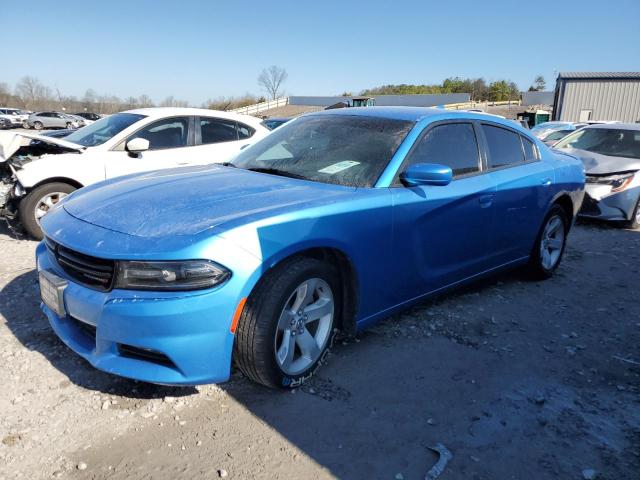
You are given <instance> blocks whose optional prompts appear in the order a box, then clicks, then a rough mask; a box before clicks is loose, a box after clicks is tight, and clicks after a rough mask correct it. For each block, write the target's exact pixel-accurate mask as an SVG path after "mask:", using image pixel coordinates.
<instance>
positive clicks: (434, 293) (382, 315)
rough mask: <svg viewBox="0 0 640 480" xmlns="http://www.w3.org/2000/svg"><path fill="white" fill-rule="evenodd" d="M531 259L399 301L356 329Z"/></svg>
mask: <svg viewBox="0 0 640 480" xmlns="http://www.w3.org/2000/svg"><path fill="white" fill-rule="evenodd" d="M528 261H529V256H528V255H527V256H526V257H520V258H517V259H516V260H512V261H510V262H507V263H504V264H502V265H499V266H497V267H493V268H490V269H488V270H485V271H483V272H480V273H476V274H475V275H471V276H470V277H467V278H464V279H462V280H458V281H457V282H454V283H450V284H449V285H445V286H444V287H440V288H436V289H435V290H432V291H430V292H427V293H423V294H422V295H418V296H417V297H414V298H411V299H409V300H407V301H405V302H401V303H398V304H397V305H394V306H392V307H389V308H387V309H385V310H382V311H381V312H378V313H375V314H373V315H370V316H368V317H366V318H363V319H361V320H358V322H357V324H356V331H361V330H363V329H365V328H367V327H368V326H370V325H372V324H374V323H376V322H377V321H379V320H382V319H383V318H386V317H389V316H391V315H393V314H394V313H396V312H399V311H401V310H404V309H406V308H408V307H410V306H412V305H415V304H416V303H419V302H421V301H424V300H426V299H428V298H430V297H435V296H437V295H440V294H442V293H444V292H446V291H448V290H453V289H455V288H457V287H460V286H462V285H465V284H467V283H472V282H474V281H475V280H478V279H480V278H482V277H485V276H489V275H491V274H494V273H497V272H499V271H502V270H510V269H512V268H515V267H517V266H520V265H524V264H526V263H527V262H528Z"/></svg>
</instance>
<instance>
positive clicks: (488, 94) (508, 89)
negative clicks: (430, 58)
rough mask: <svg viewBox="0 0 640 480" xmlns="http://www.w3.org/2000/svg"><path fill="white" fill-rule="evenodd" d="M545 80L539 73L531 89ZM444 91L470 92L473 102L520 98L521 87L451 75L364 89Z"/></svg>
mask: <svg viewBox="0 0 640 480" xmlns="http://www.w3.org/2000/svg"><path fill="white" fill-rule="evenodd" d="M544 88H545V81H544V78H543V77H542V76H541V75H538V76H537V77H536V79H535V81H534V85H532V86H531V87H530V88H529V90H543V89H544ZM443 93H468V94H469V95H470V96H471V101H473V102H501V101H506V100H518V99H519V98H520V89H519V88H518V85H516V84H515V82H512V81H510V80H496V81H494V82H491V83H487V82H486V80H485V79H484V78H460V77H450V78H447V79H445V80H444V81H443V82H442V83H441V84H435V85H407V84H400V85H383V86H381V87H375V88H369V89H366V90H363V91H362V92H361V93H360V94H361V95H363V96H375V95H415V94H443Z"/></svg>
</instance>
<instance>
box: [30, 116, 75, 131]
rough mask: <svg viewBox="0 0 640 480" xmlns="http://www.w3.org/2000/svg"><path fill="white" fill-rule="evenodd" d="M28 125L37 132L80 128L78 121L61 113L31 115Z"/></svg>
mask: <svg viewBox="0 0 640 480" xmlns="http://www.w3.org/2000/svg"><path fill="white" fill-rule="evenodd" d="M27 125H29V127H31V128H35V129H36V130H42V129H43V128H66V129H72V128H78V127H79V126H80V124H79V122H78V120H77V119H76V118H74V117H72V116H71V115H67V114H66V113H61V112H38V113H32V114H31V115H29V119H28V120H27Z"/></svg>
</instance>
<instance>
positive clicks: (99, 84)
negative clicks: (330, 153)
mask: <svg viewBox="0 0 640 480" xmlns="http://www.w3.org/2000/svg"><path fill="white" fill-rule="evenodd" d="M0 22H1V24H2V25H4V26H5V29H4V30H5V33H6V32H7V30H8V31H9V32H12V33H13V35H12V38H13V40H12V41H7V40H6V39H5V40H3V41H2V42H1V43H0V60H1V61H2V64H3V65H2V68H0V82H6V83H8V84H9V85H10V86H11V87H13V86H15V84H16V83H17V82H18V81H19V79H20V78H21V77H23V76H25V75H30V76H34V77H36V78H38V79H39V80H40V81H41V82H42V83H44V84H46V85H48V86H50V87H51V88H52V89H54V91H55V89H56V88H57V89H59V90H60V92H61V94H62V95H75V96H78V97H82V96H83V95H84V92H85V91H86V90H87V89H88V88H92V89H93V90H95V91H96V92H97V93H99V94H113V95H118V96H119V97H122V98H124V97H128V96H134V97H137V96H140V95H141V94H147V95H149V96H150V97H151V98H152V99H154V100H155V101H157V102H158V101H161V100H162V99H163V98H165V97H167V96H169V95H173V96H174V97H175V98H178V99H184V100H187V101H188V102H190V103H191V104H193V105H200V104H201V103H202V102H204V101H206V100H207V99H209V98H218V97H221V96H238V95H243V94H245V93H251V94H256V95H260V94H261V93H263V92H261V91H260V87H259V85H258V82H257V77H258V75H259V74H260V71H261V70H262V69H263V68H265V67H268V66H269V65H278V66H280V67H283V68H284V69H286V71H287V73H288V79H287V81H286V83H285V85H284V88H285V91H286V94H288V95H336V94H341V93H342V92H344V91H347V92H353V93H358V92H359V91H361V90H363V89H365V88H369V87H375V86H379V85H384V84H397V83H411V84H434V83H440V82H442V80H443V79H445V78H447V77H451V76H459V77H484V78H485V79H486V80H487V81H492V80H496V79H507V80H512V81H514V82H516V83H517V84H518V86H519V87H520V88H521V89H527V88H528V87H529V85H531V84H532V82H533V79H534V78H535V77H536V75H538V74H541V75H543V76H544V77H545V79H546V80H547V89H552V88H553V86H554V85H555V77H556V76H557V72H559V71H638V70H640V50H639V49H638V46H639V45H640V27H639V25H640V23H639V22H640V0H609V1H606V2H604V1H602V0H578V1H575V0H554V1H547V0H537V1H535V2H531V1H527V2H519V1H517V0H511V1H502V0H499V1H491V0H484V1H482V0H476V1H467V0H450V1H445V2H443V1H437V2H435V1H430V0H422V1H402V0H397V1H391V0H385V1H378V0H369V1H348V0H343V1H334V0H321V1H314V2H311V1H304V0H299V1H278V0H271V1H268V2H265V1H254V0H244V1H242V2H239V1H224V2H223V1H191V0H181V1H170V2H169V1H159V0H156V1H149V0H141V1H135V0H126V1H120V0H110V1H109V2H91V1H76V0H65V1H64V2H52V1H40V0H29V1H28V2H17V1H5V0H0Z"/></svg>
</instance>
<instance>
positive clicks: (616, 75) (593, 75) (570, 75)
mask: <svg viewBox="0 0 640 480" xmlns="http://www.w3.org/2000/svg"><path fill="white" fill-rule="evenodd" d="M558 78H563V79H572V80H573V79H575V80H591V79H616V80H618V79H638V80H640V72H560V73H559V74H558Z"/></svg>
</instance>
